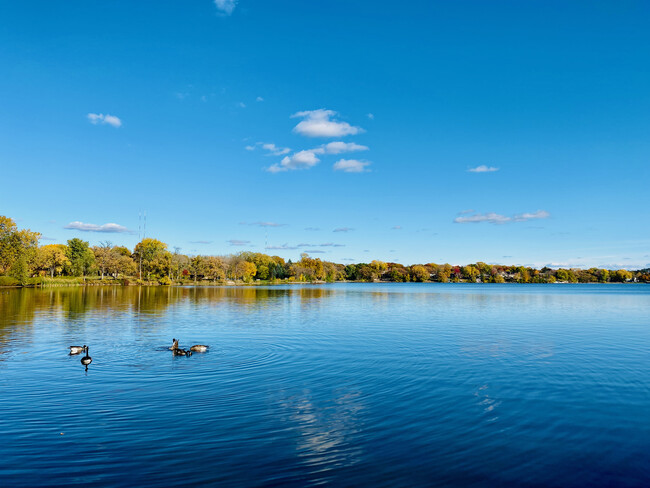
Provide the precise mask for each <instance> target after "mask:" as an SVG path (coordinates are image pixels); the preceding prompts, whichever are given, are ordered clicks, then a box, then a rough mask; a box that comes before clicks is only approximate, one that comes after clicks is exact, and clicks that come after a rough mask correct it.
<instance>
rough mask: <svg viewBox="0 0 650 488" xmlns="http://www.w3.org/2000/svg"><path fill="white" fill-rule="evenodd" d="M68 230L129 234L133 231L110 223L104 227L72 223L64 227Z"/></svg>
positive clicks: (77, 222)
mask: <svg viewBox="0 0 650 488" xmlns="http://www.w3.org/2000/svg"><path fill="white" fill-rule="evenodd" d="M63 228H64V229H68V230H80V231H82V232H105V233H122V234H128V233H130V232H131V231H130V230H129V229H127V228H126V227H124V226H123V225H119V224H114V223H108V224H104V225H96V224H86V223H84V222H79V221H75V222H70V223H69V224H68V225H66V226H64V227H63Z"/></svg>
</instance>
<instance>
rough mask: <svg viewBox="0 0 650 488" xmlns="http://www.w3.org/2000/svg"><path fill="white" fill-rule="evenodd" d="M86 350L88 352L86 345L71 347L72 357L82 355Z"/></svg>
mask: <svg viewBox="0 0 650 488" xmlns="http://www.w3.org/2000/svg"><path fill="white" fill-rule="evenodd" d="M85 350H86V345H85V344H84V345H83V346H70V356H74V355H75V354H81V353H82V352H84V351H85Z"/></svg>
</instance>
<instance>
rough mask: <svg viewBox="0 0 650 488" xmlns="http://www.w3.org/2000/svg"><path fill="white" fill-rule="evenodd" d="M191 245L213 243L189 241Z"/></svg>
mask: <svg viewBox="0 0 650 488" xmlns="http://www.w3.org/2000/svg"><path fill="white" fill-rule="evenodd" d="M189 242H190V244H212V241H189Z"/></svg>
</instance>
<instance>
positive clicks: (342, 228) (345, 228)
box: [332, 227, 354, 232]
mask: <svg viewBox="0 0 650 488" xmlns="http://www.w3.org/2000/svg"><path fill="white" fill-rule="evenodd" d="M351 230H354V228H352V227H337V228H336V229H334V230H333V231H332V232H350V231H351Z"/></svg>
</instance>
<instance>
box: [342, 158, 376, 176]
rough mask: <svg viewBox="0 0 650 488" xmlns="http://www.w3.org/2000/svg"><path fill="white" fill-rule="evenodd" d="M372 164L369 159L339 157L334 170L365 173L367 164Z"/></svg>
mask: <svg viewBox="0 0 650 488" xmlns="http://www.w3.org/2000/svg"><path fill="white" fill-rule="evenodd" d="M368 165H370V163H369V162H367V161H359V160H357V159H339V160H338V161H337V162H336V163H334V171H344V172H345V173H363V172H365V171H367V170H366V166H368Z"/></svg>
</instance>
